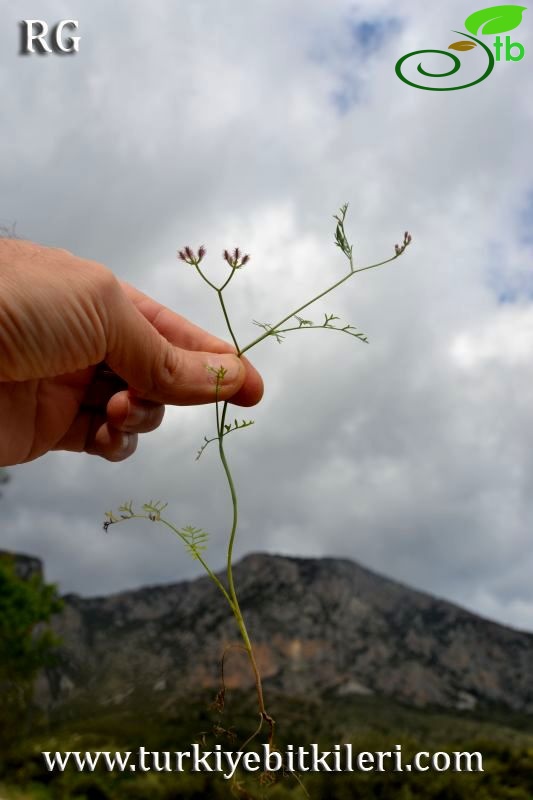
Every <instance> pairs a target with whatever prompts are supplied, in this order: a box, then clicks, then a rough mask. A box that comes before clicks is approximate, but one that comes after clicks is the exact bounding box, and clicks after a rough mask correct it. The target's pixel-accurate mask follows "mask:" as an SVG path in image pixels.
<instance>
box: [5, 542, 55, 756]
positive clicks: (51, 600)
mask: <svg viewBox="0 0 533 800" xmlns="http://www.w3.org/2000/svg"><path fill="white" fill-rule="evenodd" d="M15 563H16V562H15V556H13V555H11V554H8V553H0V746H4V747H5V745H6V744H8V743H13V742H15V741H16V740H17V739H18V738H19V736H21V735H24V721H25V719H26V718H27V714H28V712H29V710H30V707H31V699H32V694H33V685H34V681H35V677H36V675H37V673H38V672H39V670H40V669H42V668H43V667H45V666H47V665H49V664H50V663H52V661H53V660H54V652H55V650H56V648H57V645H58V643H59V642H58V639H57V638H56V637H55V636H54V635H53V633H52V631H51V630H50V628H49V626H48V624H47V623H48V622H49V620H50V618H51V616H52V614H54V613H56V612H58V611H60V610H61V607H62V601H61V600H60V599H59V597H58V594H57V590H56V587H55V586H53V585H50V584H46V583H45V582H44V580H43V577H42V575H41V574H39V573H36V574H33V575H31V576H30V577H26V578H23V577H21V576H20V575H18V574H17V570H16V566H15Z"/></svg>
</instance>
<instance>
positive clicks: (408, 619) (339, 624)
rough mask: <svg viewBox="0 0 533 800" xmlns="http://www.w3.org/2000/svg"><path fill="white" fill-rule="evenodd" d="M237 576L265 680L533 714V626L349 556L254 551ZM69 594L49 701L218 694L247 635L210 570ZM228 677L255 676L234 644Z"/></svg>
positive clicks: (235, 683)
mask: <svg viewBox="0 0 533 800" xmlns="http://www.w3.org/2000/svg"><path fill="white" fill-rule="evenodd" d="M25 563H27V564H28V563H29V562H25ZM32 564H33V567H32V568H33V569H38V568H39V567H38V566H36V564H35V561H34V560H33V561H32ZM220 577H221V578H222V575H220ZM235 582H236V586H237V588H238V592H239V597H240V602H241V606H242V610H243V614H244V615H245V618H246V620H247V624H248V628H249V632H250V635H251V637H252V640H253V641H254V642H255V646H256V653H257V658H258V662H259V665H260V668H261V672H262V675H263V679H264V683H265V690H266V691H268V690H269V688H270V689H272V690H275V691H277V692H280V693H283V694H287V695H292V696H294V695H300V696H303V695H308V696H309V695H311V694H313V695H320V694H322V693H324V692H329V693H333V694H336V695H338V696H348V695H364V694H368V695H371V694H374V695H376V696H386V697H391V698H393V699H395V700H396V701H400V702H404V703H408V704H411V705H414V706H419V707H423V706H428V705H429V706H441V707H444V708H449V709H459V710H470V709H473V708H476V707H477V708H478V709H481V708H484V707H489V706H493V707H494V706H500V707H505V708H507V709H511V710H514V711H519V712H523V713H533V635H531V634H528V633H523V632H519V631H516V630H512V629H510V628H507V627H504V626H502V625H498V624H496V623H493V622H490V621H488V620H486V619H483V618H481V617H479V616H476V615H475V614H472V613H470V612H468V611H465V610H463V609H461V608H459V607H457V606H455V605H453V604H452V603H448V602H445V601H443V600H439V599H436V598H434V597H432V596H430V595H428V594H424V593H422V592H418V591H415V590H413V589H410V588H409V587H407V586H404V585H402V584H400V583H397V582H395V581H392V580H390V579H388V578H385V577H382V576H380V575H377V574H375V573H374V572H371V571H370V570H368V569H365V568H363V567H362V566H359V565H358V564H356V563H354V562H351V561H348V560H341V559H333V558H321V559H310V558H287V557H281V556H272V555H265V554H253V555H249V556H247V557H246V558H244V559H243V560H242V561H240V562H239V563H238V564H237V565H236V567H235ZM64 601H65V606H64V610H63V611H62V612H61V614H59V615H57V616H56V618H55V620H54V624H53V627H54V629H55V631H56V632H57V633H58V634H59V636H60V637H61V638H62V640H63V644H62V647H61V650H60V658H59V662H58V664H57V666H56V667H54V668H53V669H51V670H49V671H48V672H47V673H46V675H42V676H41V679H40V680H39V683H38V692H37V696H38V698H39V701H40V703H42V704H43V705H44V706H46V707H47V708H49V709H53V708H58V707H61V706H62V705H63V704H65V703H66V702H67V701H68V702H69V704H70V703H72V702H74V703H76V701H80V702H89V703H91V704H97V705H102V706H107V705H109V704H111V705H113V704H117V705H120V704H121V703H124V702H127V698H128V697H129V696H132V695H135V694H136V693H139V692H142V693H143V694H144V695H147V696H148V698H149V701H150V703H151V704H153V706H154V708H156V707H160V708H163V707H165V705H168V704H170V703H172V702H174V701H175V700H176V699H179V698H180V697H185V696H188V695H189V694H190V693H191V692H193V691H195V690H206V689H209V690H211V688H212V689H213V693H214V691H215V690H216V689H217V688H218V687H219V675H220V658H221V655H222V653H223V651H224V648H225V647H226V645H228V644H231V643H234V644H238V643H239V638H238V635H237V629H236V626H235V623H234V621H233V617H232V616H231V613H230V611H229V609H228V608H227V606H226V604H225V601H224V600H223V598H222V596H221V595H220V594H219V593H218V590H217V589H216V588H215V587H214V585H213V584H212V583H211V581H210V580H209V579H208V578H207V577H205V578H198V579H196V580H193V581H187V582H181V583H177V584H174V585H166V586H153V587H147V588H142V589H138V590H136V591H128V592H122V593H120V594H115V595H111V596H108V597H99V598H82V597H78V596H77V595H72V594H71V595H67V596H66V597H65V598H64ZM225 679H226V685H227V686H228V687H229V688H231V687H240V688H246V687H249V686H251V685H252V678H251V675H250V672H249V668H248V663H247V660H246V657H245V656H244V654H243V653H242V652H240V651H238V650H236V649H235V650H230V652H229V653H228V654H227V657H226V662H225Z"/></svg>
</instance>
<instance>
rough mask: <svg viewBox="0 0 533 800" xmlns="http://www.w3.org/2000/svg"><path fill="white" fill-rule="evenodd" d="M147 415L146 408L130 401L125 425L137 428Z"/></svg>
mask: <svg viewBox="0 0 533 800" xmlns="http://www.w3.org/2000/svg"><path fill="white" fill-rule="evenodd" d="M145 415H146V412H145V410H144V408H141V407H140V406H138V405H135V404H134V403H130V406H129V411H128V416H127V417H126V419H125V420H124V425H126V426H127V427H128V428H135V427H136V426H137V425H140V424H141V423H142V422H144V418H145Z"/></svg>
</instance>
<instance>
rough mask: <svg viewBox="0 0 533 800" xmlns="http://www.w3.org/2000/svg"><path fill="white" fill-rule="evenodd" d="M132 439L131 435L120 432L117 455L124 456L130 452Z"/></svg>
mask: <svg viewBox="0 0 533 800" xmlns="http://www.w3.org/2000/svg"><path fill="white" fill-rule="evenodd" d="M132 437H133V434H131V433H125V432H124V431H122V435H121V437H120V445H119V446H118V448H117V455H119V456H125V455H126V454H127V453H129V451H130V450H131V444H132Z"/></svg>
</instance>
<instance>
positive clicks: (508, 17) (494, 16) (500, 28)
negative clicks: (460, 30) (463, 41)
mask: <svg viewBox="0 0 533 800" xmlns="http://www.w3.org/2000/svg"><path fill="white" fill-rule="evenodd" d="M525 10H526V6H491V7H490V8H482V9H481V10H480V11H475V12H474V13H473V14H470V16H469V17H467V18H466V20H465V27H466V29H467V31H470V33H473V34H474V35H477V34H479V33H485V34H487V35H489V34H491V33H505V31H512V30H513V28H518V26H519V25H520V23H521V22H522V12H523V11H525Z"/></svg>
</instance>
